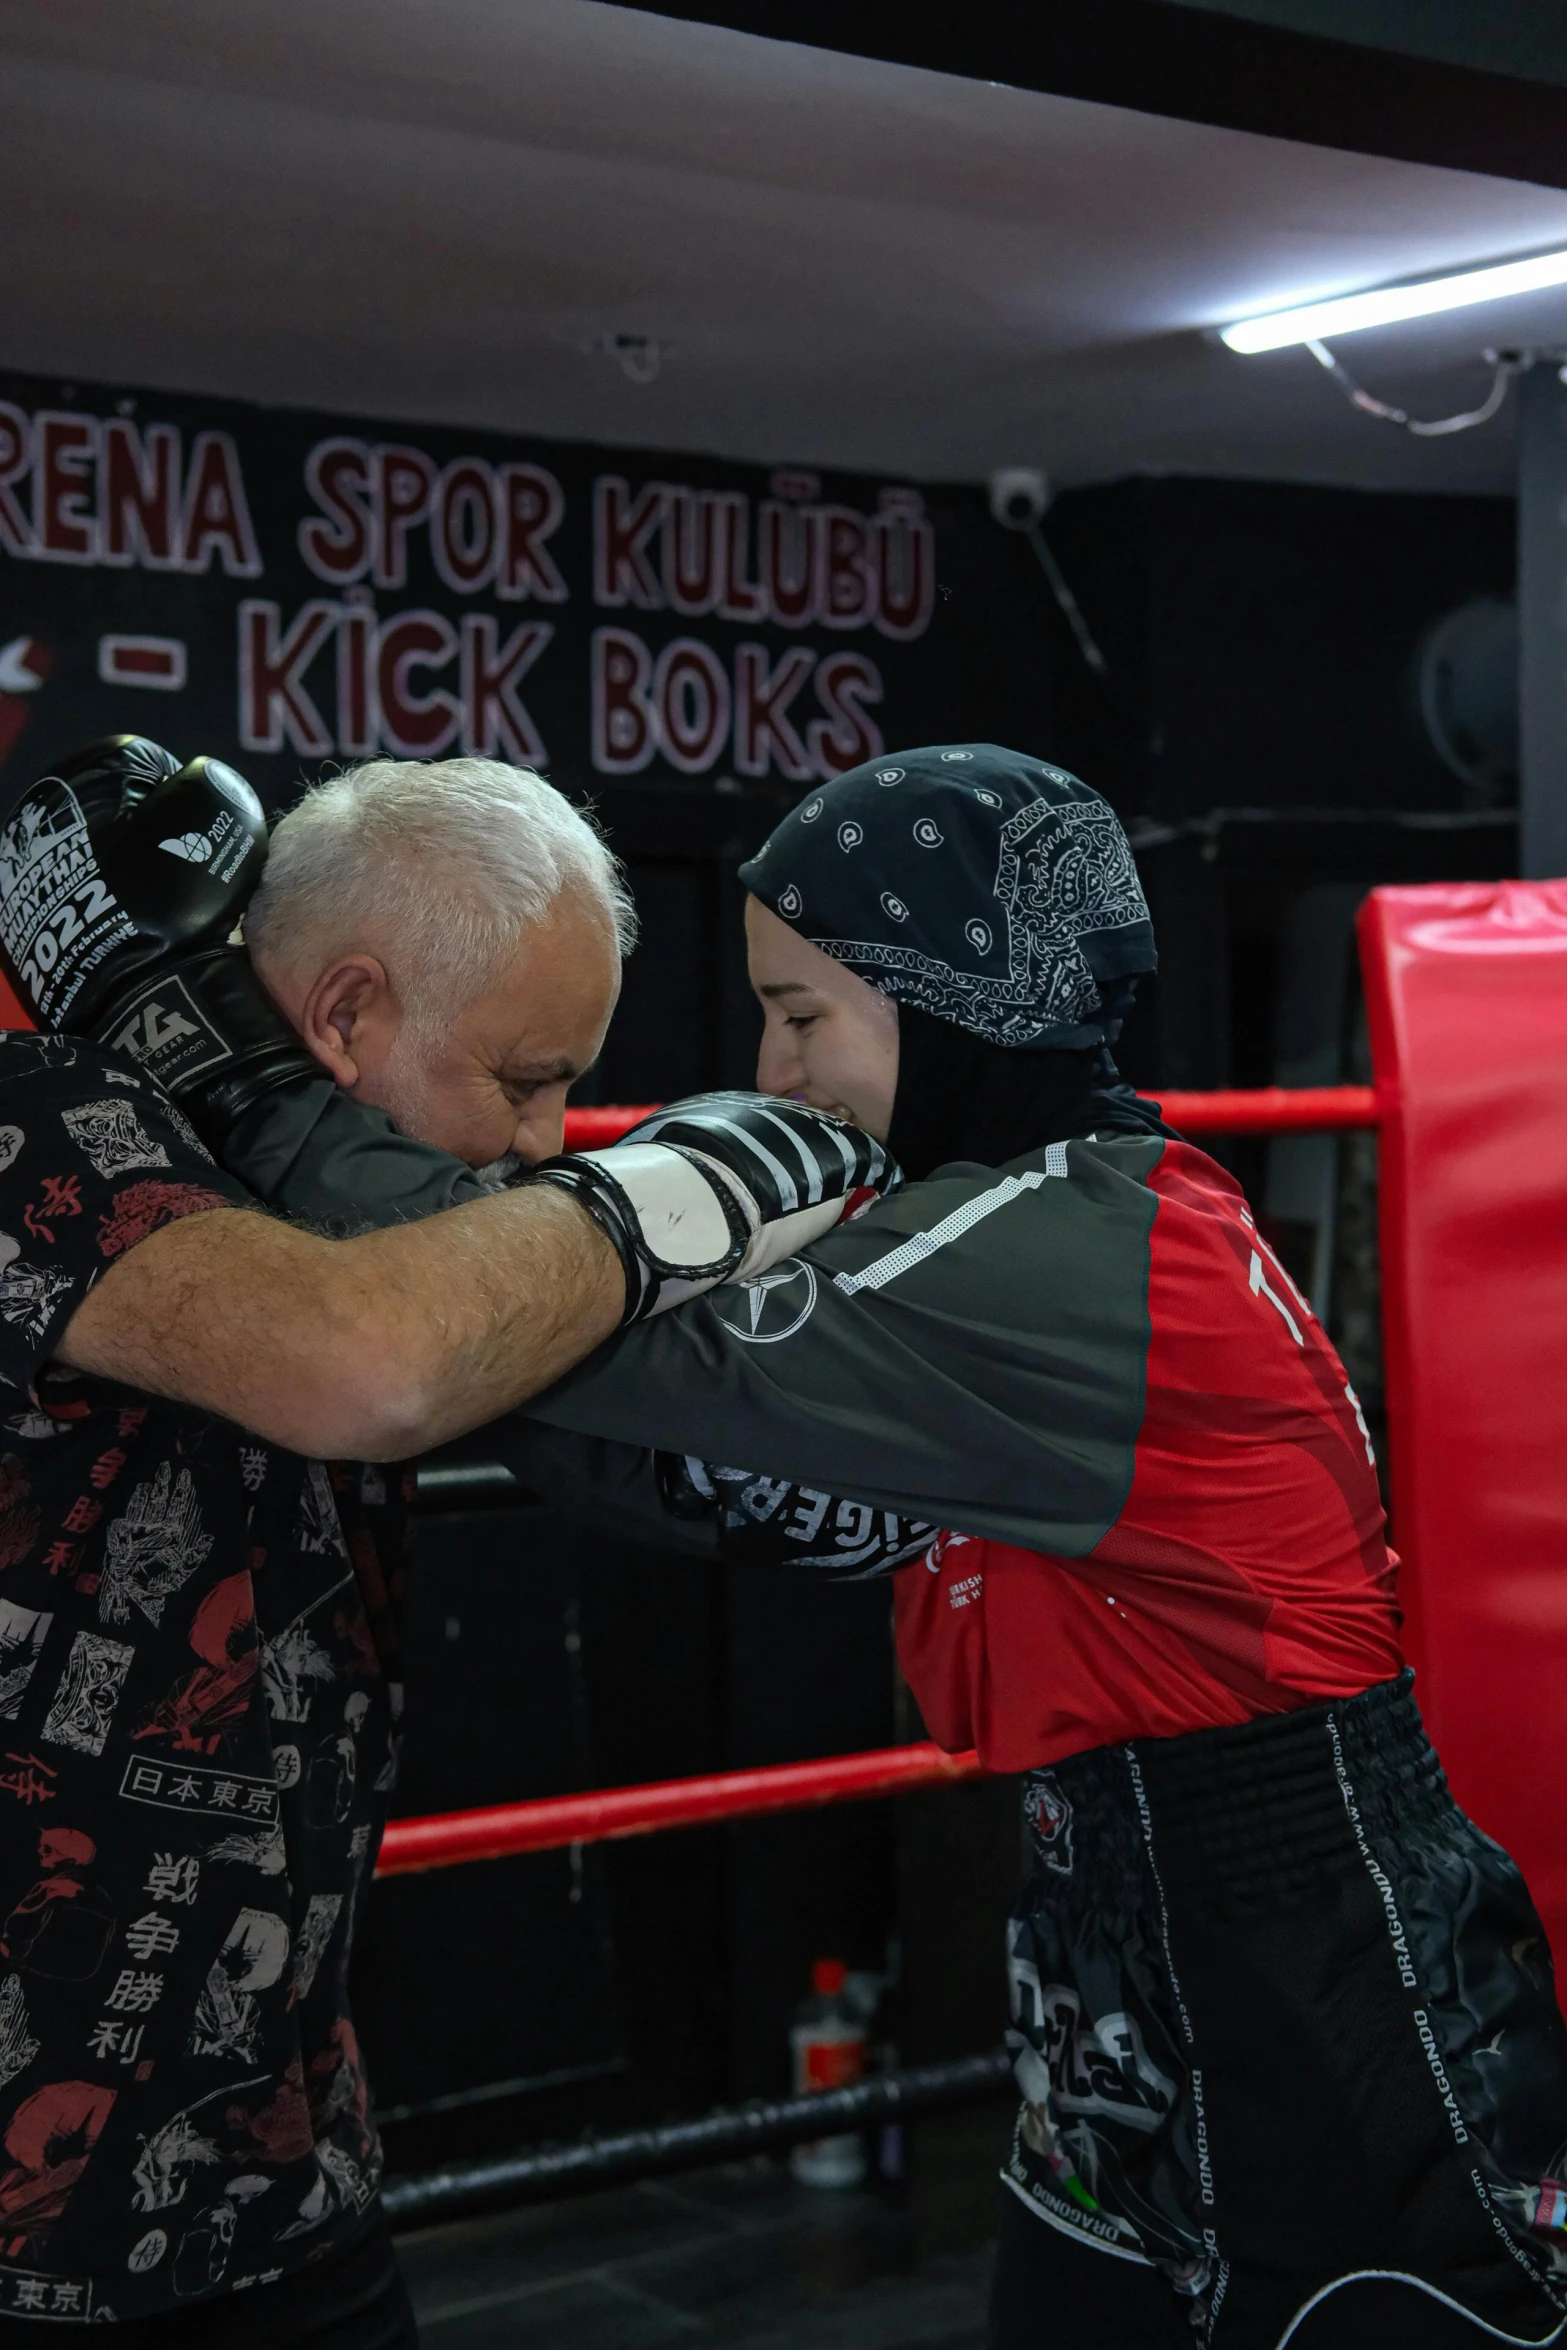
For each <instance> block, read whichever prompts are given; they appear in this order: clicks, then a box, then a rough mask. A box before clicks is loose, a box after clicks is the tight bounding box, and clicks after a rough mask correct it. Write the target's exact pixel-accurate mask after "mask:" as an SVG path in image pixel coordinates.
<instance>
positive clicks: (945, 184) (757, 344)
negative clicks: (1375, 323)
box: [0, 0, 1567, 490]
mask: <svg viewBox="0 0 1567 2350" xmlns="http://www.w3.org/2000/svg"><path fill="white" fill-rule="evenodd" d="M0 115H3V119H4V121H5V123H6V126H7V128H6V138H5V142H4V149H3V153H0V206H3V214H0V217H3V218H4V220H5V223H6V233H5V236H4V238H3V240H0V365H4V366H9V367H17V368H26V369H34V370H38V371H41V372H46V373H50V374H58V375H63V376H65V377H67V378H72V377H77V376H80V377H82V378H93V379H99V380H107V381H110V382H126V383H132V384H137V385H148V386H154V387H165V388H171V389H181V390H194V391H208V392H214V393H226V394H231V395H239V396H242V397H249V398H254V399H260V400H264V401H270V402H281V403H290V404H294V405H298V406H307V407H321V408H328V409H335V410H340V411H345V412H350V413H352V412H359V413H365V414H369V415H372V416H376V415H380V416H389V417H397V418H403V419H407V420H413V421H426V422H443V423H453V424H464V423H467V424H472V425H476V426H479V425H482V426H489V427H498V428H502V429H511V430H516V431H519V432H528V433H539V434H545V435H549V436H552V437H566V438H572V439H584V440H603V441H610V442H619V443H628V444H641V445H645V446H649V447H654V448H667V449H677V450H700V451H711V452H715V453H719V454H723V455H729V456H735V457H745V458H754V459H760V460H764V461H766V460H773V461H787V460H793V461H797V462H803V463H816V464H823V465H844V466H851V467H857V468H863V469H865V470H870V471H877V472H896V473H906V474H910V475H913V476H915V477H917V478H923V479H932V480H934V479H979V478H982V477H983V476H984V475H985V474H987V473H988V472H989V471H990V470H991V469H992V468H994V467H997V466H1001V465H1039V466H1043V467H1045V468H1047V469H1048V470H1049V472H1050V473H1051V474H1052V476H1053V477H1055V478H1056V479H1057V480H1058V481H1060V482H1063V483H1070V482H1080V481H1089V480H1101V479H1106V478H1110V477H1113V476H1116V475H1120V474H1124V473H1129V472H1134V471H1139V470H1142V471H1161V472H1172V471H1178V472H1198V473H1227V474H1246V475H1253V476H1259V477H1264V478H1271V479H1276V480H1296V481H1322V482H1337V483H1346V484H1358V485H1363V486H1366V487H1384V488H1404V489H1421V488H1427V489H1441V490H1508V489H1510V488H1511V486H1512V462H1513V459H1512V425H1511V420H1510V417H1509V416H1507V415H1504V416H1503V417H1502V418H1501V419H1499V420H1498V421H1497V422H1496V423H1495V424H1492V425H1490V426H1487V427H1486V428H1484V429H1483V430H1481V431H1478V432H1474V433H1468V434H1461V435H1458V436H1455V437H1453V438H1449V439H1446V440H1438V441H1424V442H1421V441H1412V440H1411V439H1410V438H1409V437H1408V436H1407V435H1405V434H1403V433H1401V432H1399V431H1397V430H1395V429H1393V428H1391V427H1388V426H1385V425H1379V424H1376V423H1374V422H1372V421H1371V420H1370V419H1368V418H1366V417H1364V416H1362V415H1360V414H1358V413H1357V412H1356V411H1354V410H1352V409H1351V408H1350V407H1349V406H1348V404H1347V403H1346V402H1345V400H1344V398H1343V396H1342V394H1341V393H1340V392H1339V391H1338V390H1337V389H1336V388H1335V387H1334V385H1333V384H1332V383H1331V382H1330V381H1329V379H1328V378H1327V377H1326V376H1325V375H1324V374H1323V373H1322V371H1321V370H1320V369H1319V368H1318V367H1317V366H1316V364H1315V363H1314V362H1313V361H1312V359H1311V358H1310V357H1309V356H1308V355H1307V354H1305V353H1303V352H1300V351H1291V352H1282V353H1277V354H1274V355H1271V356H1268V357H1264V358H1255V359H1240V358H1236V357H1234V356H1233V355H1231V354H1230V353H1229V352H1227V351H1225V350H1224V349H1223V348H1222V347H1221V346H1219V345H1217V344H1216V343H1215V342H1214V341H1213V340H1212V338H1211V335H1207V334H1205V332H1204V330H1205V329H1210V328H1211V327H1212V326H1214V325H1215V324H1216V323H1218V322H1221V321H1223V320H1226V319H1229V318H1233V317H1236V316H1240V315H1244V314H1246V313H1248V312H1251V311H1254V310H1259V309H1269V308H1274V307H1278V306H1281V305H1283V304H1285V303H1288V302H1294V301H1298V300H1302V299H1309V298H1310V297H1312V296H1313V295H1316V294H1325V293H1329V292H1338V291H1342V290H1346V289H1349V288H1352V287H1357V286H1363V285H1370V284H1377V283H1380V282H1383V281H1385V280H1387V279H1391V278H1397V277H1401V276H1415V275H1420V274H1423V273H1426V272H1430V271H1434V270H1440V269H1447V268H1450V267H1453V266H1455V265H1462V264H1463V263H1465V262H1468V261H1480V260H1489V259H1493V258H1499V257H1503V256H1507V255H1511V254H1514V253H1519V252H1528V251H1531V250H1535V249H1538V248H1540V247H1543V246H1548V245H1556V244H1567V191H1563V190H1560V189H1549V188H1541V187H1536V186H1531V185H1529V184H1526V183H1523V182H1517V181H1510V180H1501V179H1494V178H1483V177H1478V176H1475V175H1471V174H1467V173H1463V172H1457V171H1448V170H1442V169H1437V168H1434V167H1430V166H1425V165H1417V164H1409V163H1395V162H1387V161H1382V160H1379V159H1377V158H1373V157H1366V156H1358V155H1353V154H1345V153H1340V152H1336V151H1331V150H1328V149H1325V148H1318V147H1311V146H1305V145H1300V144H1294V143H1289V142H1285V141H1281V140H1274V139H1268V138H1264V137H1259V136H1256V135H1253V134H1251V133H1247V132H1241V131H1233V130H1223V129H1213V128H1208V127H1204V126H1201V125H1197V124H1192V123H1187V122H1180V121H1174V120H1170V119H1166V118H1163V117H1159V116H1154V115H1147V114H1138V113H1132V112H1128V111H1126V110H1124V109H1119V108H1114V107H1108V106H1101V105H1095V104H1090V103H1087V102H1084V101H1082V100H1077V99H1068V98H1055V97H1048V96H1041V95H1038V94H1035V93H1032V92H1028V91H1020V90H1013V89H1008V88H1004V87H999V86H996V85H993V84H988V83H982V82H977V81H967V80H960V79H957V78H955V77H953V76H948V75H944V74H936V73H929V72H925V71H921V70H918V69H915V68H911V67H905V66H895V65H888V64H883V63H878V62H875V61H871V60H867V59H860V58H855V57H847V56H841V55H837V54H829V53H827V52H825V51H821V50H814V49H809V48H804V47H799V46H796V45H793V44H790V43H784V42H777V41H769V40H763V39H760V38H757V37H755V36H752V35H749V34H745V33H739V32H732V31H728V30H724V29H721V28H717V27H712V26H704V25H696V24H689V23H684V22H679V21H675V20H671V19H666V18H662V17H658V16H654V15H648V14H644V13H640V12H637V11H634V10H630V9H622V8H618V7H613V6H609V5H606V4H604V0H440V4H439V5H438V6H432V5H430V4H429V0H332V4H331V5H330V6H322V5H321V4H320V0H309V4H307V0H267V5H265V6H264V7H260V8H258V7H256V6H254V5H245V6H240V5H238V0H138V4H137V5H136V6H135V7H134V8H127V7H126V6H125V5H124V0H51V4H50V6H49V7H48V8H47V9H40V8H39V7H38V6H37V4H36V0H0ZM616 334H633V335H643V336H651V337H653V338H655V339H656V340H657V342H658V343H659V345H660V346H661V364H660V369H659V373H658V376H657V380H656V381H653V382H650V383H635V382H632V381H630V380H628V378H627V376H626V375H625V374H624V373H623V372H622V369H621V367H620V366H619V364H618V363H617V362H616V360H615V359H614V358H613V357H612V356H609V355H606V353H605V352H604V351H603V350H601V349H599V348H596V346H597V345H599V344H600V343H602V341H603V340H604V339H605V338H606V337H611V336H614V335H616ZM1492 341H1495V342H1497V343H1508V344H1513V343H1526V342H1537V343H1543V344H1547V345H1551V344H1555V345H1561V346H1564V347H1567V290H1564V291H1560V292H1557V293H1554V294H1550V295H1545V296H1540V297H1535V298H1533V299H1530V300H1521V301H1518V302H1515V303H1508V304H1499V305H1493V306H1489V307H1487V308H1486V309H1484V310H1477V311H1472V312H1468V313H1459V314H1457V315H1455V316H1452V317H1449V318H1447V319H1437V320H1430V321H1426V322H1423V323H1421V324H1419V325H1413V326H1407V327H1402V328H1398V329H1387V330H1380V331H1378V332H1375V333H1372V334H1366V335H1361V336H1356V337H1354V338H1351V339H1348V340H1346V341H1345V342H1344V343H1342V344H1341V345H1340V346H1339V349H1340V356H1341V357H1342V358H1343V359H1344V360H1345V361H1346V362H1347V363H1348V364H1349V365H1350V366H1351V367H1352V368H1353V369H1354V370H1355V372H1356V373H1357V375H1359V376H1360V377H1362V378H1363V380H1365V382H1366V383H1367V384H1368V386H1369V387H1370V388H1371V389H1373V390H1374V391H1376V392H1377V393H1378V394H1379V395H1381V396H1382V397H1384V398H1392V399H1394V400H1396V401H1398V402H1400V403H1402V404H1404V405H1406V406H1408V407H1410V408H1411V409H1412V410H1414V411H1416V412H1419V413H1424V414H1440V413H1442V412H1444V411H1446V410H1449V409H1452V408H1459V407H1467V406H1470V405H1472V404H1473V403H1474V401H1475V400H1476V399H1477V397H1478V396H1479V394H1480V392H1481V391H1482V390H1483V389H1484V386H1485V381H1486V371H1485V370H1484V369H1483V368H1482V367H1481V366H1480V365H1479V364H1478V363H1477V361H1476V353H1477V352H1478V350H1479V349H1480V347H1481V346H1482V345H1483V344H1485V343H1488V342H1492Z"/></svg>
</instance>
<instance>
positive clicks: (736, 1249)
mask: <svg viewBox="0 0 1567 2350" xmlns="http://www.w3.org/2000/svg"><path fill="white" fill-rule="evenodd" d="M531 1180H532V1181H534V1182H536V1183H555V1184H558V1185H559V1186H560V1187H561V1189H562V1190H565V1191H569V1192H570V1193H571V1194H572V1195H573V1197H574V1198H575V1199H577V1200H578V1201H579V1202H580V1203H581V1205H582V1206H583V1207H584V1208H586V1209H587V1211H588V1213H589V1215H590V1216H592V1217H593V1218H594V1219H595V1220H596V1222H597V1223H599V1224H600V1225H601V1226H602V1227H603V1229H604V1231H605V1232H606V1233H607V1234H608V1235H609V1237H610V1239H611V1240H612V1241H613V1242H614V1244H615V1249H616V1252H617V1254H618V1255H619V1257H620V1262H621V1266H622V1269H623V1270H624V1272H625V1276H626V1311H625V1316H624V1319H625V1320H626V1321H627V1322H641V1321H645V1320H646V1319H647V1317H648V1315H650V1314H658V1313H663V1312H664V1311H665V1310H666V1309H667V1308H668V1307H670V1306H676V1305H680V1304H681V1303H682V1302H683V1301H684V1300H685V1299H686V1298H688V1297H695V1296H697V1295H698V1293H699V1292H700V1291H702V1290H704V1289H711V1288H713V1287H714V1285H715V1284H716V1283H718V1282H720V1281H745V1280H748V1279H749V1278H750V1277H751V1276H752V1275H753V1274H756V1273H761V1272H765V1271H766V1269H767V1267H768V1266H769V1265H775V1264H777V1263H778V1261H779V1259H780V1258H781V1257H787V1256H790V1255H792V1254H793V1252H794V1251H795V1250H796V1249H798V1248H804V1247H806V1246H807V1245H808V1244H809V1243H810V1242H811V1241H813V1240H819V1239H820V1238H821V1236H822V1234H823V1233H824V1232H830V1231H831V1230H832V1228H833V1226H834V1225H835V1224H838V1223H841V1222H842V1221H843V1219H844V1218H845V1217H846V1216H853V1215H857V1214H858V1213H859V1212H860V1210H861V1209H862V1208H866V1207H869V1205H870V1204H871V1202H872V1201H873V1200H875V1199H879V1198H881V1197H883V1196H884V1195H885V1194H886V1193H887V1192H889V1191H891V1190H893V1189H895V1188H896V1186H897V1184H898V1182H899V1181H900V1180H901V1178H900V1176H899V1173H898V1169H897V1167H896V1165H895V1164H894V1162H893V1161H892V1160H891V1159H889V1158H888V1156H887V1153H886V1151H885V1150H884V1149H883V1147H882V1145H881V1144H880V1143H879V1142H877V1141H876V1140H875V1139H874V1137H873V1136H871V1135H869V1134H862V1133H861V1132H860V1130H859V1128H858V1127H857V1126H847V1125H845V1124H844V1123H843V1121H842V1120H841V1119H838V1118H831V1117H828V1116H827V1114H826V1112H825V1111H822V1110H808V1109H806V1108H805V1107H804V1106H803V1104H801V1103H799V1102H787V1101H775V1100H772V1099H771V1098H770V1097H769V1096H768V1095H766V1094H757V1093H707V1094H698V1095H696V1096H694V1097H693V1099H692V1100H690V1101H686V1102H676V1103H674V1104H673V1105H672V1106H671V1107H670V1108H669V1109H665V1110H656V1111H655V1112H654V1113H653V1115H652V1116H651V1117H650V1118H644V1119H643V1121H642V1123H641V1125H640V1126H634V1127H633V1128H632V1129H631V1131H630V1132H629V1133H628V1134H626V1135H624V1136H622V1138H621V1140H620V1141H619V1142H617V1143H615V1144H613V1145H612V1146H611V1147H610V1148H609V1149H608V1150H599V1151H570V1152H568V1153H567V1154H566V1155H565V1156H564V1157H563V1158H558V1159H546V1160H545V1161H544V1162H543V1164H542V1165H541V1166H539V1167H536V1168H535V1169H534V1171H533V1175H532V1177H531Z"/></svg>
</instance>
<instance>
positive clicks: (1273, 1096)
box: [566, 1085, 1382, 1151]
mask: <svg viewBox="0 0 1567 2350" xmlns="http://www.w3.org/2000/svg"><path fill="white" fill-rule="evenodd" d="M1157 1098H1158V1100H1159V1101H1160V1103H1161V1104H1162V1105H1163V1109H1164V1114H1165V1117H1166V1118H1167V1119H1168V1120H1169V1123H1170V1124H1171V1125H1172V1126H1174V1127H1175V1128H1176V1129H1177V1130H1178V1131H1179V1132H1180V1133H1182V1134H1340V1133H1342V1132H1344V1130H1345V1129H1346V1128H1348V1127H1354V1126H1377V1125H1380V1123H1381V1120H1382V1105H1381V1103H1380V1102H1379V1100H1378V1097H1377V1093H1376V1089H1375V1088H1374V1087H1373V1086H1370V1085H1263V1086H1259V1087H1257V1088H1256V1089H1255V1090H1254V1091H1251V1092H1245V1091H1241V1090H1232V1091H1229V1092H1225V1093H1181V1092H1172V1093H1160V1094H1159V1095H1158V1097H1157ZM656 1106H657V1105H656V1104H654V1103H643V1104H642V1106H641V1107H640V1108H638V1109H618V1108H612V1107H608V1106H606V1107H604V1108H602V1109H597V1110H568V1111H567V1112H566V1148H567V1149H568V1150H572V1151H580V1150H602V1149H603V1148H604V1147H605V1145H606V1144H608V1143H612V1142H615V1141H618V1140H619V1138H620V1136H621V1135H622V1134H624V1133H625V1131H626V1129H627V1127H628V1126H634V1125H635V1124H636V1123H637V1120H638V1119H639V1118H645V1117H647V1115H648V1113H649V1111H650V1110H651V1109H653V1108H655V1107H656Z"/></svg>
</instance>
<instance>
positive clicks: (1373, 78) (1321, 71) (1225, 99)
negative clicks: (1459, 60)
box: [618, 0, 1567, 187]
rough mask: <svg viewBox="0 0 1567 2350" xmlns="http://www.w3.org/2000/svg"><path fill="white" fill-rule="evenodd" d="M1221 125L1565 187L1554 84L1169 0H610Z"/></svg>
mask: <svg viewBox="0 0 1567 2350" xmlns="http://www.w3.org/2000/svg"><path fill="white" fill-rule="evenodd" d="M618 4H619V5H629V6H631V7H635V8H641V9H642V10H643V11H644V12H645V13H646V14H649V15H654V16H669V17H678V18H684V19H686V20H687V21H688V22H690V23H693V24H710V25H724V26H727V27H729V28H730V29H731V30H733V31H736V32H745V33H757V34H760V35H762V36H763V37H765V38H767V39H769V40H777V41H794V42H799V43H801V44H802V45H804V46H806V47H808V48H815V49H832V50H838V51H840V52H842V53H844V54H847V55H849V56H855V57H875V58H879V59H881V60H883V61H884V62H885V63H888V64H893V65H915V66H923V67H926V68H928V69H929V70H931V71H933V72H936V73H950V74H957V75H960V76H962V77H963V78H964V79H966V80H972V81H988V82H1005V83H1008V84H1010V85H1012V86H1013V87H1015V88H1018V89H1025V90H1041V91H1047V92H1049V93H1051V94H1052V95H1054V96H1058V97H1065V98H1088V99H1093V100H1096V101H1098V102H1100V103H1102V104H1104V105H1109V106H1128V107H1134V108H1136V109H1137V110H1139V111H1140V112H1142V113H1145V114H1164V115H1174V116H1176V117H1177V118H1179V119H1180V120H1182V121H1185V122H1201V123H1212V124H1214V125H1216V126H1218V127H1220V128H1223V129H1226V130H1242V131H1257V132H1261V133H1263V134H1264V135H1265V136H1267V137H1270V138H1279V139H1300V140H1305V141H1308V142H1310V143H1311V144H1313V145H1315V146H1319V147H1337V148H1346V149H1349V150H1350V151H1352V152H1354V153H1356V154H1361V155H1383V156H1388V157H1391V158H1392V159H1393V160H1394V161H1396V162H1400V163H1435V164H1444V165H1447V166H1449V167H1450V168H1453V169H1456V170H1460V171H1479V172H1489V173H1493V174H1495V175H1496V176H1497V177H1498V178H1502V179H1519V180H1533V181H1536V182H1538V183H1539V184H1541V185H1542V186H1546V187H1567V92H1563V91H1562V90H1561V89H1558V88H1554V87H1552V86H1551V85H1550V84H1548V83H1543V82H1536V81H1525V80H1522V79H1520V78H1516V77H1514V76H1512V75H1508V74H1497V73H1484V72H1480V71H1477V70H1473V69H1471V68H1469V67H1467V66H1461V65H1449V64H1445V63H1442V62H1439V61H1437V60H1434V59H1429V58H1421V57H1410V56H1407V55H1403V54H1399V53H1395V52H1393V51H1391V50H1386V49H1374V48H1367V47H1364V46H1362V45H1361V44H1360V43H1358V42H1349V41H1335V40H1327V39H1324V38H1322V37H1320V36H1319V35H1316V34H1312V33H1298V32H1292V31H1288V30H1285V29H1284V28H1282V27H1279V26H1275V25H1265V24H1257V23H1254V22H1252V21H1250V20H1249V19H1246V18H1243V17H1235V16H1226V15H1221V14H1220V13H1218V12H1217V11H1216V10H1212V9H1203V8H1190V7H1175V6H1171V5H1169V0H925V5H924V6H911V5H909V4H908V0H896V4H894V0H618Z"/></svg>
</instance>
